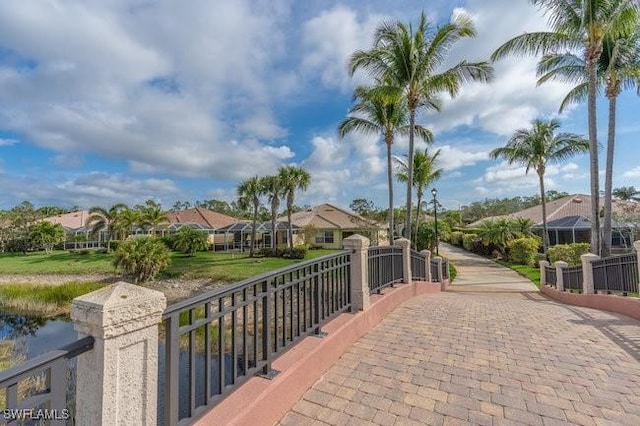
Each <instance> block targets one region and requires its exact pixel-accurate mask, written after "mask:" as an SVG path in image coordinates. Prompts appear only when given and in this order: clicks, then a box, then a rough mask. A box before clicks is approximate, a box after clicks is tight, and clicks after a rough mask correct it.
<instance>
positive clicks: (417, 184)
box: [394, 148, 444, 241]
mask: <svg viewBox="0 0 640 426" xmlns="http://www.w3.org/2000/svg"><path fill="white" fill-rule="evenodd" d="M439 155H440V150H439V149H438V150H436V151H435V152H434V153H433V154H430V153H429V149H428V148H425V150H424V152H420V151H418V152H416V154H415V157H414V159H413V187H414V188H415V189H416V198H417V205H416V226H415V228H416V241H417V240H418V227H419V226H420V208H421V206H422V197H423V196H424V189H425V188H426V187H427V186H429V185H431V184H432V183H433V182H435V181H436V180H438V179H440V177H441V176H442V173H443V172H444V170H443V169H437V168H436V165H437V163H438V156H439ZM394 160H395V161H396V165H397V166H398V172H397V173H396V177H397V178H398V180H399V181H400V182H406V181H407V180H408V179H409V166H408V164H407V161H404V160H402V159H401V158H398V157H395V158H394Z"/></svg>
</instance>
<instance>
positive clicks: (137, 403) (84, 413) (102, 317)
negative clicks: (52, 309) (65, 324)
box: [71, 282, 167, 426]
mask: <svg viewBox="0 0 640 426" xmlns="http://www.w3.org/2000/svg"><path fill="white" fill-rule="evenodd" d="M166 304H167V300H166V298H165V296H164V294H163V293H160V292H158V291H154V290H149V289H146V288H144V287H140V286H137V285H133V284H128V283H125V282H118V283H115V284H111V285H109V286H107V287H104V288H101V289H100V290H97V291H94V292H92V293H89V294H85V295H83V296H80V297H77V298H75V299H74V300H73V302H72V304H71V319H72V320H73V322H74V326H75V329H76V330H77V331H78V333H79V334H80V335H81V337H83V336H88V335H90V336H93V337H94V339H95V342H94V345H93V349H92V350H90V351H88V352H85V353H83V354H82V355H80V356H79V357H78V367H77V368H78V369H77V386H76V424H79V425H89V424H94V425H103V426H104V425H113V426H119V425H155V424H156V423H157V395H158V383H157V382H158V323H159V322H160V321H161V319H162V312H163V311H164V309H165V307H166Z"/></svg>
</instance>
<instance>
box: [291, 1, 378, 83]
mask: <svg viewBox="0 0 640 426" xmlns="http://www.w3.org/2000/svg"><path fill="white" fill-rule="evenodd" d="M382 19H383V16H382V15H368V16H367V17H366V18H363V19H361V18H360V17H359V16H358V14H357V12H356V11H355V10H354V9H351V8H350V7H347V6H343V5H337V6H334V7H332V8H331V9H329V10H325V11H323V12H321V13H320V14H319V15H318V16H315V17H313V18H311V19H310V20H308V21H307V22H305V23H304V25H303V48H304V50H305V55H304V58H303V60H302V66H301V68H302V72H303V73H311V74H312V75H314V76H318V77H319V78H320V81H321V82H322V83H323V84H324V85H326V86H329V87H337V88H340V89H342V90H343V91H346V90H347V89H349V88H350V87H352V86H353V85H354V84H357V83H358V82H361V81H363V80H362V77H359V78H356V79H355V82H354V81H352V80H351V79H350V78H349V75H348V73H347V63H348V60H349V57H350V56H351V54H352V53H353V52H355V51H356V50H358V49H366V48H369V47H370V46H371V43H372V42H373V39H372V34H373V32H374V30H375V28H376V27H377V26H378V24H379V23H380V22H381V21H382Z"/></svg>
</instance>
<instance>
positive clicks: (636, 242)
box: [633, 241, 640, 253]
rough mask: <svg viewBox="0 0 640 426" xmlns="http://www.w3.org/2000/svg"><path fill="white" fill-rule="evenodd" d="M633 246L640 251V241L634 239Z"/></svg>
mask: <svg viewBox="0 0 640 426" xmlns="http://www.w3.org/2000/svg"><path fill="white" fill-rule="evenodd" d="M633 246H634V247H635V248H636V251H637V252H638V253H640V241H634V242H633Z"/></svg>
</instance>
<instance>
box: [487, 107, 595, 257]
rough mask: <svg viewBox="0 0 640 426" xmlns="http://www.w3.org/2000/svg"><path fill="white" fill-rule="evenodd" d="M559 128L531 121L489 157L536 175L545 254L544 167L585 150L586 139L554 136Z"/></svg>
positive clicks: (566, 134)
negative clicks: (519, 166)
mask: <svg viewBox="0 0 640 426" xmlns="http://www.w3.org/2000/svg"><path fill="white" fill-rule="evenodd" d="M559 128H560V122H559V121H558V120H555V119H554V120H549V121H545V120H534V121H533V123H532V125H531V127H530V128H526V129H519V130H517V131H516V132H515V133H514V134H513V136H511V138H510V139H509V141H508V142H507V144H506V145H505V146H504V147H501V148H496V149H494V150H493V151H491V153H490V154H489V155H490V156H491V158H493V159H498V158H503V159H505V160H507V162H508V163H509V164H514V163H515V164H521V165H523V166H525V173H529V171H530V170H531V169H533V170H535V171H536V173H537V174H538V180H539V183H540V198H541V200H542V246H543V250H544V252H545V253H546V252H547V247H549V233H548V232H547V205H546V199H545V189H544V175H545V172H546V169H547V165H548V164H554V163H560V162H562V161H565V160H567V159H568V158H570V157H572V156H575V155H576V154H579V153H583V152H586V151H588V150H589V141H588V140H587V139H585V138H584V137H582V136H580V135H577V134H575V133H559V134H556V133H555V132H556V130H558V129H559Z"/></svg>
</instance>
